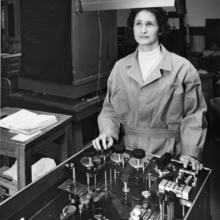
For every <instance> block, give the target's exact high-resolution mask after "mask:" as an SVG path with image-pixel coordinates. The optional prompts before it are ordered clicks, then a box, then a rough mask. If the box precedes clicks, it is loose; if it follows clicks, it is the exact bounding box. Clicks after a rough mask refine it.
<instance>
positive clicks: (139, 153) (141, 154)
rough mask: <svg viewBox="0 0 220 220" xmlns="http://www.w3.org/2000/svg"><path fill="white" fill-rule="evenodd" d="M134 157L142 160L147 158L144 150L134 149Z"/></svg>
mask: <svg viewBox="0 0 220 220" xmlns="http://www.w3.org/2000/svg"><path fill="white" fill-rule="evenodd" d="M132 155H133V157H134V158H136V159H142V158H144V157H145V151H144V150H143V149H134V150H133V151H132Z"/></svg>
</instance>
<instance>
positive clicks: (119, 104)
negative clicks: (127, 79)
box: [111, 89, 129, 116]
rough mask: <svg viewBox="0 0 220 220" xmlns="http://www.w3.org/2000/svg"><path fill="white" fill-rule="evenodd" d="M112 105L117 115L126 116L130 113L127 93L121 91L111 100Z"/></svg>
mask: <svg viewBox="0 0 220 220" xmlns="http://www.w3.org/2000/svg"><path fill="white" fill-rule="evenodd" d="M111 103H112V105H113V108H114V110H115V112H116V113H117V114H119V115H123V116H124V115H125V114H127V113H128V111H129V106H128V94H127V92H126V91H124V90H121V89H119V90H118V91H117V92H116V93H115V94H114V96H113V97H112V98H111Z"/></svg>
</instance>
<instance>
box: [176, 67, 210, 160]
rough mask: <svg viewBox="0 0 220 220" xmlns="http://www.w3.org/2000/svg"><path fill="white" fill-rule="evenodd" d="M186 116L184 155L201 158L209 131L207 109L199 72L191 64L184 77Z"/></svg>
mask: <svg viewBox="0 0 220 220" xmlns="http://www.w3.org/2000/svg"><path fill="white" fill-rule="evenodd" d="M183 83H184V87H185V96H184V116H183V120H182V122H181V126H180V138H181V142H182V153H181V154H182V155H189V156H192V157H195V158H197V159H200V157H201V153H202V150H203V145H204V142H205V138H206V133H207V121H206V118H205V113H206V111H207V107H206V103H205V99H204V97H203V94H202V87H201V81H200V78H199V74H198V72H197V71H196V69H195V68H194V66H193V65H191V64H189V68H188V72H187V74H186V75H185V79H184V82H183Z"/></svg>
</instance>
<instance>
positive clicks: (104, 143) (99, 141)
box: [92, 134, 114, 150]
mask: <svg viewBox="0 0 220 220" xmlns="http://www.w3.org/2000/svg"><path fill="white" fill-rule="evenodd" d="M113 143H114V140H113V137H111V136H110V135H107V134H100V135H99V136H98V137H97V138H96V139H94V140H93V141H92V144H93V147H94V148H95V149H96V150H106V149H108V148H110V147H111V146H112V145H113Z"/></svg>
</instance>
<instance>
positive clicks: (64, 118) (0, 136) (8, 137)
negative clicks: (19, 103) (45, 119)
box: [0, 107, 72, 148]
mask: <svg viewBox="0 0 220 220" xmlns="http://www.w3.org/2000/svg"><path fill="white" fill-rule="evenodd" d="M19 110H21V108H14V107H4V108H2V109H1V115H0V116H1V118H3V117H4V116H7V115H10V114H13V113H15V112H17V111H19ZM27 110H28V109H27ZM30 111H31V112H34V113H37V114H47V115H54V116H56V118H57V123H55V124H53V125H51V126H48V127H46V128H44V129H42V130H41V131H40V132H37V133H36V135H33V136H32V137H30V138H29V139H28V140H26V141H17V140H13V139H12V138H13V137H14V136H16V135H18V133H15V132H12V131H10V130H8V129H5V128H0V142H1V143H3V142H8V143H13V144H15V145H18V146H19V145H21V146H24V145H27V144H28V143H30V142H32V141H34V140H36V139H37V138H39V137H41V136H43V135H44V134H46V133H48V132H50V131H52V130H54V129H55V128H58V127H59V126H62V125H63V124H64V123H67V122H69V121H70V120H71V118H72V116H70V115H64V114H58V113H51V112H44V111H35V110H30ZM0 148H1V146H0Z"/></svg>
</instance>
